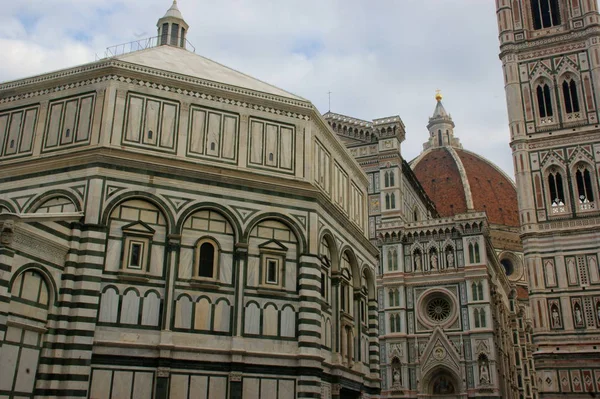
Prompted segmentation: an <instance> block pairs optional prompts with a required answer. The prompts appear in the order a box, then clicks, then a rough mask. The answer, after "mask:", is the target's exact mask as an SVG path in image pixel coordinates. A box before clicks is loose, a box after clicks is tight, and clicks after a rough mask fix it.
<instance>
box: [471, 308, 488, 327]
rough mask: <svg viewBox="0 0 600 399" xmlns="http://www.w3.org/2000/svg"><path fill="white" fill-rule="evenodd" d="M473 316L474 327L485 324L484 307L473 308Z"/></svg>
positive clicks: (484, 325)
mask: <svg viewBox="0 0 600 399" xmlns="http://www.w3.org/2000/svg"><path fill="white" fill-rule="evenodd" d="M473 316H474V319H475V328H482V327H486V326H487V322H486V319H485V309H475V310H474V311H473Z"/></svg>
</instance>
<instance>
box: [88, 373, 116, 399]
mask: <svg viewBox="0 0 600 399" xmlns="http://www.w3.org/2000/svg"><path fill="white" fill-rule="evenodd" d="M111 382H112V371H111V370H93V372H92V386H91V388H90V398H94V399H109V398H110V386H111Z"/></svg>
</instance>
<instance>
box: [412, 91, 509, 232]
mask: <svg viewBox="0 0 600 399" xmlns="http://www.w3.org/2000/svg"><path fill="white" fill-rule="evenodd" d="M436 100H437V104H436V108H435V111H434V114H433V116H432V117H431V118H430V119H429V124H428V125H427V127H428V129H429V132H430V135H429V140H428V142H427V143H425V144H424V145H423V147H424V151H423V152H422V153H421V155H420V156H419V157H417V158H416V159H414V160H413V161H412V162H411V167H412V169H413V171H414V173H415V175H416V176H417V179H418V180H419V182H420V183H421V185H422V186H423V188H424V189H425V192H426V193H427V195H428V196H429V197H430V198H431V200H432V201H433V202H434V203H435V206H436V208H437V210H438V212H439V214H440V216H453V215H456V214H460V213H466V212H470V211H471V212H473V211H476V212H486V213H487V217H488V220H489V222H490V224H492V225H503V226H509V227H519V216H518V215H519V212H518V210H519V208H518V205H517V191H516V188H515V185H514V183H513V182H512V180H511V179H510V178H509V177H508V176H507V175H506V174H505V173H504V172H502V170H501V169H500V168H498V167H497V166H496V165H494V164H493V163H491V162H490V161H488V160H487V159H485V158H483V157H481V156H479V155H477V154H475V153H472V152H470V151H467V150H464V149H463V148H462V145H461V144H460V141H459V140H458V138H456V137H454V122H453V121H452V117H451V116H450V114H448V113H447V112H446V110H445V109H444V106H443V104H442V101H441V96H436Z"/></svg>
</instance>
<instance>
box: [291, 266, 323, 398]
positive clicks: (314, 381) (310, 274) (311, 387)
mask: <svg viewBox="0 0 600 399" xmlns="http://www.w3.org/2000/svg"><path fill="white" fill-rule="evenodd" d="M298 281H299V294H300V310H299V312H298V349H299V355H300V358H299V360H298V366H299V367H300V368H301V369H302V370H303V371H304V372H303V373H302V375H301V376H299V377H298V395H297V397H298V398H320V397H321V376H320V374H321V361H322V357H321V305H320V303H319V298H320V296H321V261H320V260H319V258H318V257H317V256H316V255H311V254H304V255H302V256H301V257H300V273H299V276H298ZM311 369H312V370H314V372H310V370H311Z"/></svg>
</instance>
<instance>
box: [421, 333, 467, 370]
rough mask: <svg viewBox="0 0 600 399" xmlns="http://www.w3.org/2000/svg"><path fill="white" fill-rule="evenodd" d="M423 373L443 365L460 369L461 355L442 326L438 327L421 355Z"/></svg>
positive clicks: (452, 368)
mask: <svg viewBox="0 0 600 399" xmlns="http://www.w3.org/2000/svg"><path fill="white" fill-rule="evenodd" d="M421 364H422V366H421V375H426V374H427V373H428V372H429V371H430V370H432V369H433V368H434V367H437V366H440V365H443V366H446V367H447V368H448V369H450V370H460V356H459V354H458V352H457V351H456V349H454V345H452V343H451V342H450V341H449V340H448V338H446V336H445V335H444V332H443V330H442V329H441V328H439V327H436V328H435V330H434V331H433V334H432V335H431V338H430V339H429V343H428V344H427V346H426V347H425V350H424V351H423V355H422V356H421Z"/></svg>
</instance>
